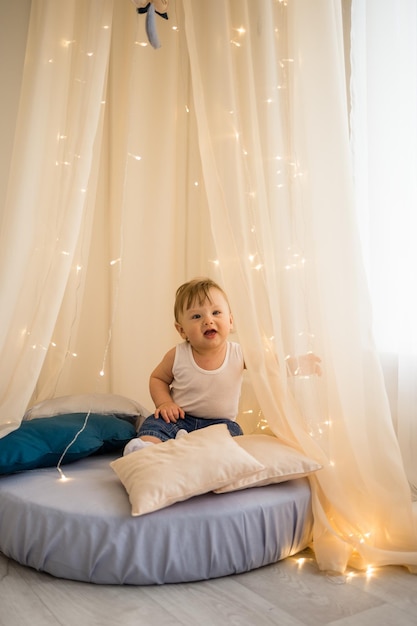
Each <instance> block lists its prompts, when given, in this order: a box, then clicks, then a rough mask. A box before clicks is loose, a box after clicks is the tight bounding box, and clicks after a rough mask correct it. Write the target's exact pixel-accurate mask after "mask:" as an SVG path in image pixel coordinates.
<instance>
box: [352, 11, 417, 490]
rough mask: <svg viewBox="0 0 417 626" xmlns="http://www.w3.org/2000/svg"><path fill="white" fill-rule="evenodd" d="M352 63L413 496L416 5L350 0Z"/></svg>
mask: <svg viewBox="0 0 417 626" xmlns="http://www.w3.org/2000/svg"><path fill="white" fill-rule="evenodd" d="M387 42H388V43H389V45H387ZM399 59H401V63H399V62H398V61H399ZM352 65H353V72H352V116H351V123H352V146H353V162H354V167H355V170H354V172H355V189H356V197H357V207H358V217H359V221H360V225H361V232H362V238H363V247H364V251H365V254H366V260H367V270H368V275H369V284H370V290H371V295H372V302H373V304H374V314H373V317H374V326H375V334H376V342H377V346H378V350H379V352H380V353H381V359H382V363H383V366H384V374H385V379H386V385H387V390H388V394H389V398H390V403H391V409H392V415H393V419H394V423H395V425H396V430H397V435H398V439H399V443H400V447H401V452H402V456H403V459H404V464H405V468H406V472H407V477H408V480H409V482H410V485H411V488H412V491H413V496H414V498H416V497H417V456H416V449H417V410H416V407H417V395H416V394H417V385H416V381H417V332H416V323H415V320H416V318H417V299H416V295H415V288H414V282H415V268H416V267H417V250H416V244H415V233H416V227H417V212H416V206H417V180H416V163H417V116H416V111H417V78H416V77H417V6H416V3H415V2H413V0H405V1H403V2H394V1H393V0H384V1H383V2H375V1H374V2H366V3H362V2H357V1H356V0H354V2H353V4H352ZM381 181H383V184H381Z"/></svg>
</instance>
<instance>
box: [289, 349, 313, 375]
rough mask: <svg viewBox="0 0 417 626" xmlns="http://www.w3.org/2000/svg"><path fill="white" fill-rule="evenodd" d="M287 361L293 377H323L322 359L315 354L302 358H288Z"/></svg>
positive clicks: (305, 355) (304, 355)
mask: <svg viewBox="0 0 417 626" xmlns="http://www.w3.org/2000/svg"><path fill="white" fill-rule="evenodd" d="M285 360H286V362H287V368H288V372H289V374H290V375H291V376H321V367H320V363H321V359H320V358H319V357H318V356H316V355H315V354H313V352H307V354H301V355H300V356H287V358H286V359H285Z"/></svg>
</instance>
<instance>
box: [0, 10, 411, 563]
mask: <svg viewBox="0 0 417 626" xmlns="http://www.w3.org/2000/svg"><path fill="white" fill-rule="evenodd" d="M58 5H59V9H57V8H56V7H57V6H58ZM64 6H67V7H68V8H67V11H68V13H67V14H66V17H67V19H66V20H65V19H64V17H63V16H62V15H61V13H62V7H64ZM169 18H170V19H169V20H168V22H166V21H164V20H162V19H159V18H158V23H157V27H158V30H159V36H160V39H161V42H162V48H161V49H159V50H154V49H152V48H151V47H150V46H149V45H146V43H147V42H146V37H145V33H144V18H143V16H138V15H136V13H135V11H134V7H133V5H132V3H131V2H128V1H127V0H126V2H117V3H114V5H113V7H112V3H111V2H110V0H109V1H108V2H96V1H94V0H89V1H86V0H77V1H76V0H73V2H68V1H67V0H66V1H65V2H64V0H62V2H61V1H60V2H57V0H49V1H48V0H33V2H32V15H31V25H30V33H29V40H28V49H27V68H28V69H27V72H26V73H25V76H24V81H23V91H22V108H21V112H20V114H19V121H18V132H17V138H16V144H15V151H14V155H13V165H12V176H11V180H10V189H9V196H8V204H7V208H6V212H5V220H4V221H3V224H2V237H3V239H2V242H3V246H4V244H5V243H6V242H10V245H9V246H8V247H6V248H5V253H4V257H2V264H1V267H2V271H4V273H5V276H6V277H8V278H9V280H8V282H6V281H4V282H2V283H1V284H2V288H3V285H4V286H5V287H6V286H7V285H10V287H8V289H10V290H11V292H10V294H9V296H8V294H7V291H6V288H5V289H4V292H3V293H4V304H2V310H5V311H6V312H7V317H6V316H5V320H6V321H7V325H5V326H7V328H5V331H6V332H5V335H4V341H3V344H2V350H1V352H0V359H1V367H2V370H1V371H2V378H1V380H2V384H4V387H3V389H2V396H1V397H2V399H1V423H2V425H3V430H2V434H3V435H4V434H6V433H7V432H8V431H9V430H10V429H12V428H15V427H17V425H18V424H19V421H20V419H21V416H22V415H23V412H24V409H25V407H26V405H27V403H28V402H29V401H30V397H31V396H32V400H31V401H32V402H34V401H36V400H41V399H43V398H45V397H50V396H53V395H64V394H70V393H80V392H92V391H94V392H96V391H111V392H114V393H120V394H123V395H127V396H130V397H132V398H135V399H137V400H138V401H140V402H141V403H142V404H145V405H146V404H147V402H148V395H147V394H148V391H147V384H148V376H149V372H150V370H151V368H152V367H153V366H154V365H155V363H156V362H157V361H158V360H159V359H160V358H161V356H162V354H163V353H164V352H165V351H166V350H167V349H168V348H169V347H171V345H172V344H173V343H174V342H176V341H177V337H176V336H175V332H174V329H173V326H172V301H173V295H174V291H175V288H176V287H177V286H178V285H179V284H180V283H181V282H183V281H184V280H186V279H188V278H191V277H193V276H195V275H198V274H209V275H211V276H213V277H214V278H215V279H217V280H219V281H220V282H221V283H222V284H223V285H224V286H225V288H226V290H227V292H228V294H229V296H230V300H231V303H232V308H233V312H234V317H235V322H236V327H237V337H238V339H239V340H240V342H241V343H242V346H243V348H244V352H245V359H246V362H247V366H248V375H249V377H250V383H251V384H250V388H249V389H253V390H254V392H255V395H256V401H255V400H253V398H252V397H250V400H247V397H248V396H245V397H244V398H243V403H242V414H241V415H240V419H242V420H244V415H243V411H244V409H245V407H246V408H248V407H249V410H252V411H254V412H255V420H254V421H253V422H252V424H250V423H249V422H248V423H247V424H246V427H247V429H249V430H250V429H254V428H255V427H256V422H257V421H258V416H257V412H258V409H260V410H261V415H262V416H263V419H264V420H265V422H266V423H267V424H268V426H269V428H270V429H271V430H272V431H273V432H274V433H275V434H276V435H278V436H280V437H282V438H283V439H285V440H290V441H291V442H293V443H294V445H296V446H298V447H299V448H301V449H302V450H304V452H305V453H306V454H308V455H310V456H313V457H315V458H318V459H319V460H321V461H322V463H323V465H324V468H323V470H321V471H320V472H319V473H318V474H317V476H316V478H314V479H313V480H312V488H313V500H314V513H315V530H314V547H315V551H316V556H317V559H318V563H319V565H320V567H321V568H323V569H331V570H335V571H339V572H341V571H343V570H344V568H345V567H346V564H347V562H348V560H349V558H350V557H352V556H357V557H359V561H360V560H362V565H363V564H370V563H371V564H373V565H383V564H386V563H400V564H406V565H410V566H412V565H416V564H417V552H416V550H417V537H416V530H415V526H414V521H413V518H412V510H411V502H410V497H409V490H408V485H407V481H406V478H405V474H404V470H403V467H402V461H401V457H400V453H399V448H398V444H397V440H396V438H395V435H394V431H393V428H392V424H391V419H390V414H389V407H388V403H387V399H386V395H385V391H384V385H383V379H382V375H381V371H380V367H379V364H378V360H377V358H376V352H375V349H374V345H373V342H372V338H371V331H370V324H371V318H370V313H369V307H368V295H367V291H366V287H365V281H364V277H363V271H362V264H361V258H360V252H359V251H360V246H359V241H358V236H357V232H356V222H355V215H354V205H353V201H352V175H351V168H350V153H349V137H348V123H347V120H348V115H347V110H346V93H345V77H344V64H343V46H342V24H341V8H340V3H339V2H338V1H336V0H319V1H317V2H314V3H312V2H310V1H309V0H288V2H286V1H282V2H279V1H276V0H262V1H256V2H255V1H253V0H228V1H224V0H200V1H199V2H198V3H195V2H191V1H190V0H177V1H176V2H170V6H169ZM61 19H62V21H61ZM110 26H111V28H110ZM110 30H111V42H110V43H109V31H110ZM100 44H102V45H100ZM48 46H49V47H48ZM58 51H59V54H58ZM50 61H51V62H50ZM52 61H53V62H52ZM91 61H94V64H95V70H94V72H93V73H92V74H89V73H88V71H89V70H88V68H89V67H90V66H89V63H90V62H91ZM78 62H79V63H80V65H79V66H77V63H78ZM29 64H30V65H29ZM90 65H91V64H90ZM51 66H52V67H54V68H55V67H56V72H57V76H56V77H54V78H53V79H52V78H51V76H50V74H51V73H50V69H51ZM58 66H59V72H58ZM32 67H34V68H36V72H34V71H33V69H31V68H32ZM107 68H108V73H106V72H107ZM48 72H49V73H48ZM80 76H81V77H82V79H81V84H82V85H83V88H80V89H79V90H77V89H75V90H74V83H75V84H76V86H78V82H79V81H80ZM106 76H107V81H106V80H105V79H106ZM58 77H60V78H61V80H62V81H64V86H65V89H64V88H63V89H62V91H58V93H56V92H54V94H53V97H52V96H51V88H52V85H53V84H54V83H53V80H58ZM93 77H94V80H97V81H98V82H97V89H96V91H95V93H94V94H93V90H88V93H89V96H90V97H89V98H86V99H84V100H80V99H81V96H82V94H83V93H86V90H85V86H86V85H88V83H89V80H88V79H91V80H93ZM98 77H101V82H100V81H99V78H98ZM95 84H96V83H95ZM99 84H100V88H99ZM69 87H71V88H69ZM104 87H105V90H104ZM28 102H31V103H34V104H32V105H31V106H28ZM77 106H78V107H79V108H77ZM74 110H75V111H79V112H82V114H80V115H79V116H78V117H76V116H72V115H70V113H71V112H72V111H74ZM103 110H104V111H105V116H104V119H103V120H102V118H101V116H100V112H102V111H103ZM51 111H52V112H53V113H54V115H56V116H57V119H58V121H57V122H56V123H53V122H54V117H53V116H52V113H51ZM48 116H49V118H50V122H51V123H50V124H47V123H46V119H47V117H48ZM42 120H43V122H44V123H43V125H42V126H41V127H39V121H42ZM101 122H102V123H101ZM84 126H87V127H88V132H86V131H84V130H83V128H84ZM39 128H41V130H40V131H39V135H38V134H37V133H38V129H39ZM29 131H30V132H29ZM64 139H65V141H64ZM78 140H80V141H85V142H87V140H88V142H89V143H88V146H87V145H86V146H84V144H83V146H82V147H83V148H84V147H85V153H84V151H81V148H80V147H79V146H78V144H77V143H75V145H74V143H73V142H77V141H78ZM63 141H64V143H62V142H63ZM63 146H71V147H69V148H64V147H63ZM41 147H42V149H41ZM87 147H88V148H89V149H88V150H87ZM84 154H85V155H86V156H85V157H84ZM34 155H36V159H37V165H38V169H37V171H36V176H34V177H33V178H32V172H31V169H30V167H31V165H32V163H31V161H32V159H33V158H34ZM87 155H88V158H87ZM80 157H83V158H80ZM51 163H53V164H54V166H55V167H56V168H57V169H58V171H59V172H62V174H61V175H60V176H57V175H56V174H55V172H56V171H57V170H54V169H53V168H52V165H51ZM57 163H58V165H56V164H57ZM81 166H82V167H83V180H82V182H80V181H79V180H78V179H77V178H76V177H75V174H74V175H71V176H70V177H68V178H66V176H65V172H69V173H71V172H75V171H78V168H81ZM33 180H35V181H36V184H37V187H36V188H35V189H37V188H39V190H42V193H40V191H39V194H35V193H34V191H33V184H32V185H31V181H33ZM51 181H52V183H51ZM17 190H19V192H21V193H23V191H24V192H25V196H24V198H23V199H22V200H20V196H19V195H18V194H17ZM29 190H30V191H29ZM80 190H81V194H80ZM85 190H87V192H85ZM72 194H73V195H72ZM80 195H81V197H82V198H83V199H85V200H84V201H83V203H81V201H80V200H79V197H80ZM73 204H74V206H75V208H76V209H77V210H74V211H70V209H71V208H72V206H73ZM17 209H18V210H17ZM9 212H12V213H11V215H15V216H16V215H17V216H18V217H19V221H15V218H14V217H13V218H12V217H10V218H9V217H8V215H9ZM66 216H68V217H69V216H71V220H72V221H69V222H68V223H65V221H64V218H65V217H66ZM22 223H25V228H26V230H25V233H29V234H28V235H26V234H25V235H24V236H23V237H22V236H21V234H20V233H21V229H20V225H21V224H22ZM61 225H62V234H61V230H59V228H60V227H61ZM64 235H65V237H67V238H68V239H66V240H65V245H64V244H63V243H62V237H63V236H64ZM13 249H16V251H15V252H13ZM51 249H52V251H55V253H54V254H55V256H54V254H52V253H51ZM63 252H65V254H63ZM61 257H63V258H64V259H66V261H67V264H66V265H65V271H63V272H62V274H61V276H60V277H58V278H56V277H55V274H54V273H52V272H51V268H52V269H54V270H55V268H58V266H59V264H58V263H57V262H56V259H57V258H58V259H61ZM28 258H31V261H30V264H29V263H28V262H27V261H26V260H27V259H28ZM14 263H16V268H17V269H18V270H19V271H17V269H16V270H15V268H14ZM26 272H28V274H26ZM29 287H30V288H31V290H30V289H29ZM37 325H39V329H40V330H39V334H40V335H39V337H38V336H37V333H36V332H35V330H37ZM23 331H24V333H23ZM308 351H313V352H314V353H316V354H317V355H319V356H320V358H321V359H322V367H323V375H322V377H321V378H320V379H319V378H317V377H312V376H310V377H295V378H288V377H287V372H286V361H285V357H286V356H287V355H298V354H303V353H305V352H308ZM41 367H42V369H41ZM245 403H246V405H245ZM261 422H262V420H261ZM262 425H263V424H262ZM359 561H358V562H359Z"/></svg>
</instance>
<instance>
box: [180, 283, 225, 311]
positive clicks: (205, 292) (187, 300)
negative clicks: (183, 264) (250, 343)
mask: <svg viewBox="0 0 417 626" xmlns="http://www.w3.org/2000/svg"><path fill="white" fill-rule="evenodd" d="M210 289H217V290H218V291H220V293H221V294H222V295H223V297H224V298H225V300H226V302H227V304H228V306H229V309H230V305H229V300H228V298H227V296H226V294H225V292H224V291H223V289H222V288H221V287H219V285H218V284H217V283H215V282H214V280H211V278H194V279H193V280H190V281H188V282H187V283H184V284H183V285H181V286H180V287H178V289H177V292H176V294H175V304H174V316H175V321H176V322H179V321H180V316H181V314H182V313H183V312H184V311H185V310H187V309H189V308H190V307H191V305H192V304H193V302H196V301H197V302H198V303H199V304H200V305H201V304H203V302H204V301H205V300H208V301H209V302H211V298H210Z"/></svg>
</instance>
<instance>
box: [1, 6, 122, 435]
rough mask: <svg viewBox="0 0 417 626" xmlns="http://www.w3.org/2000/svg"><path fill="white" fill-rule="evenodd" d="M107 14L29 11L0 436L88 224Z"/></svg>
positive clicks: (14, 419)
mask: <svg viewBox="0 0 417 626" xmlns="http://www.w3.org/2000/svg"><path fill="white" fill-rule="evenodd" d="M112 6H113V3H112V0H105V1H104V2H101V1H96V2H88V3H84V2H68V3H56V2H55V3H54V2H40V1H36V0H34V2H33V3H32V9H31V17H30V25H29V34H28V42H27V51H26V61H25V69H24V78H23V84H22V93H21V98H20V107H19V113H18V120H17V131H16V137H15V143H14V150H13V158H12V163H11V169H10V180H9V185H8V191H7V198H6V206H5V208H4V216H3V219H2V229H1V233H0V272H1V276H0V284H1V305H0V306H1V311H2V324H1V330H0V380H1V382H0V407H1V409H0V410H1V429H2V435H3V434H6V433H7V432H9V431H10V430H13V429H14V428H16V426H18V424H19V423H20V420H21V417H22V415H23V413H24V411H25V408H26V406H27V404H28V401H29V399H30V397H31V395H32V392H33V389H34V387H35V384H36V381H37V379H38V376H39V373H40V370H41V367H42V364H43V362H44V359H45V354H46V352H47V350H48V348H49V346H50V342H51V338H52V334H53V330H54V326H55V323H56V320H57V317H58V313H59V310H60V306H61V303H62V298H63V294H64V292H65V288H66V285H67V281H68V279H69V276H70V274H71V271H72V270H73V263H74V253H75V249H76V247H77V243H78V240H79V235H80V232H81V231H82V230H83V229H84V222H85V221H88V219H89V216H88V214H87V211H86V206H87V203H88V198H91V197H94V195H95V192H94V189H92V185H93V182H94V180H93V178H94V177H93V175H92V173H93V151H94V146H95V145H96V143H98V142H99V141H100V128H101V120H102V110H103V106H102V99H103V90H104V86H105V82H106V70H107V62H108V51H109V45H110V33H111V17H112V14H111V12H112ZM90 208H91V206H90Z"/></svg>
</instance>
